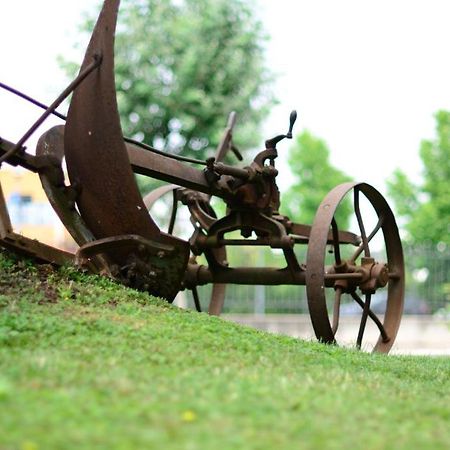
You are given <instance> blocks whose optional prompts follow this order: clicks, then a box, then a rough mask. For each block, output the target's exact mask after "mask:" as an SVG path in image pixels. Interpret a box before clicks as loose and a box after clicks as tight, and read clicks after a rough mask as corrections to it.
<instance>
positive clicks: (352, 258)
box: [350, 216, 384, 263]
mask: <svg viewBox="0 0 450 450" xmlns="http://www.w3.org/2000/svg"><path fill="white" fill-rule="evenodd" d="M383 222H384V217H383V216H380V217H379V218H378V222H377V224H376V225H375V228H374V229H373V230H372V232H371V233H370V234H369V236H368V237H367V243H369V242H370V241H371V240H372V239H373V238H374V236H375V235H376V234H377V233H378V231H379V230H380V228H381V226H382V225H383ZM363 250H364V246H363V244H361V245H360V246H359V247H358V248H357V249H356V251H355V253H353V256H352V257H351V259H350V261H351V262H352V263H354V262H355V261H356V259H357V258H358V256H359V255H360V254H361V253H362V251H363Z"/></svg>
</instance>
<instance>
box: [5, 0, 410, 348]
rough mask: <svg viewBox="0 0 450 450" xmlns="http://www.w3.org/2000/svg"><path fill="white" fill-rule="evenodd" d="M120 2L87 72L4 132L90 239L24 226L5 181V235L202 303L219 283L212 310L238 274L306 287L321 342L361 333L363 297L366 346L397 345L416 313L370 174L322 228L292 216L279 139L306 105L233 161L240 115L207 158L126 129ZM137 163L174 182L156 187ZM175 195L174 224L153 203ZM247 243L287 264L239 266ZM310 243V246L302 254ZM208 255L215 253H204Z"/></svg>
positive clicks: (19, 244)
mask: <svg viewBox="0 0 450 450" xmlns="http://www.w3.org/2000/svg"><path fill="white" fill-rule="evenodd" d="M119 3H120V2H119V0H107V1H105V2H104V5H103V8H102V11H101V13H100V16H99V18H98V21H97V23H96V26H95V28H94V31H93V34H92V37H91V40H90V43H89V46H88V48H87V51H86V54H85V58H84V61H83V63H82V65H81V68H80V72H79V75H78V76H77V77H76V79H75V80H74V81H73V82H72V83H71V84H70V85H69V86H68V87H67V89H66V90H65V91H64V92H63V93H62V94H61V95H60V96H59V97H58V99H56V100H55V102H54V103H53V104H52V105H50V106H49V107H46V106H44V105H39V106H41V107H43V108H45V112H44V113H43V115H42V116H41V118H40V119H39V120H38V121H37V122H36V123H35V124H34V125H33V126H32V127H31V128H30V129H29V130H28V132H27V133H26V134H25V135H24V137H23V138H22V139H21V140H19V141H18V142H17V143H12V142H8V141H6V140H2V139H0V162H2V163H3V162H6V163H8V164H11V165H20V166H22V167H24V168H26V169H28V170H31V171H33V172H35V173H37V174H38V175H39V177H40V180H41V183H42V186H43V189H44V191H45V193H46V194H47V197H48V200H49V202H50V203H51V205H52V207H53V209H54V210H55V211H56V213H57V214H58V216H59V218H60V219H61V221H62V222H63V224H64V226H65V227H66V229H67V230H68V231H69V233H70V234H71V235H72V237H73V238H74V240H75V241H76V243H77V244H78V246H79V249H78V251H77V252H76V254H74V255H73V254H70V253H68V252H63V251H61V250H58V249H55V248H53V247H50V246H48V245H45V244H42V243H39V242H37V241H34V240H31V239H28V238H26V237H24V236H21V235H18V234H16V233H15V232H14V231H13V229H12V226H11V222H10V219H9V216H8V210H7V207H6V202H5V200H4V198H3V194H2V193H1V192H0V194H1V195H0V217H1V222H0V244H1V245H2V246H4V247H7V248H10V249H13V250H14V251H17V252H20V253H23V254H25V255H28V256H32V257H34V258H35V259H36V260H38V261H42V262H51V263H54V264H64V263H66V262H74V263H76V264H78V265H80V266H83V267H85V268H87V269H89V270H91V271H93V272H96V273H102V274H106V275H108V276H110V277H113V278H115V279H117V280H118V281H120V282H121V283H124V284H126V285H127V286H131V287H133V288H136V289H139V290H143V291H147V292H149V293H151V294H154V295H157V296H160V297H163V298H165V299H167V300H168V301H173V299H174V297H175V296H176V294H177V293H178V292H179V291H180V290H183V289H191V290H192V292H193V294H194V300H195V303H196V305H197V307H198V309H200V306H199V299H198V294H197V286H200V285H204V284H208V283H211V284H213V291H212V297H211V301H210V304H209V312H210V313H211V314H220V312H221V310H222V306H223V303H224V299H225V291H226V285H227V284H230V283H235V284H266V285H281V284H292V285H305V286H306V292H307V298H308V307H309V311H310V315H311V320H312V324H313V327H314V330H315V333H316V336H317V338H318V339H320V340H321V341H323V342H326V343H334V342H336V341H337V340H339V337H340V336H343V338H342V340H343V342H344V343H349V340H350V338H348V337H347V336H346V335H345V333H344V334H340V333H342V327H339V324H340V322H341V320H340V316H341V312H342V305H343V304H344V302H345V301H346V300H345V299H351V301H352V302H353V303H354V304H356V305H358V308H359V309H360V317H359V319H358V320H359V330H358V332H357V334H356V336H353V344H356V346H357V347H362V346H363V347H364V348H370V349H373V350H374V351H378V352H388V351H389V349H390V348H391V346H392V344H393V342H394V340H395V337H396V334H397V331H398V328H399V324H400V319H401V315H402V310H403V297H404V267H403V253H402V246H401V242H400V238H399V233H398V229H397V225H396V222H395V218H394V216H393V214H392V211H391V209H390V208H389V206H388V204H387V203H386V201H385V199H384V198H383V197H382V195H381V194H380V193H379V192H378V191H377V190H376V189H374V188H373V187H372V186H370V185H368V184H366V183H345V184H342V185H339V186H337V187H336V188H335V189H333V190H332V191H331V192H330V193H329V194H328V195H327V196H326V198H325V199H324V200H323V202H322V204H321V205H320V206H319V208H318V211H317V214H316V218H315V220H314V223H313V224H312V226H310V225H304V224H297V223H293V222H292V221H291V220H290V219H289V218H288V217H286V216H283V215H281V214H280V213H279V212H278V211H279V206H280V198H279V191H278V188H277V185H276V182H275V180H276V176H277V175H278V171H277V169H276V168H275V159H276V158H277V149H276V146H277V144H278V142H280V141H281V140H282V139H284V138H291V137H292V128H293V125H294V122H295V120H296V113H295V112H292V113H291V116H290V126H289V131H288V133H287V134H282V135H278V136H275V137H274V138H272V139H269V140H267V141H266V142H265V149H264V150H262V151H261V152H260V153H259V154H258V155H257V156H256V157H255V158H254V160H253V161H252V162H251V163H250V164H249V165H248V166H245V167H238V166H234V165H233V166H232V165H227V164H224V163H223V162H222V161H223V158H224V155H225V154H226V152H227V151H229V150H230V149H231V150H234V151H235V152H237V151H236V150H235V148H234V146H233V144H232V131H233V127H234V123H235V116H234V114H231V115H230V119H229V122H228V126H227V128H226V129H225V132H224V135H223V139H222V142H221V143H220V145H219V147H218V149H217V152H216V157H215V158H210V159H208V160H207V161H193V162H195V163H197V164H201V165H202V168H201V169H197V168H195V167H193V166H192V165H191V164H190V162H192V161H186V160H187V158H180V157H174V156H173V155H170V154H166V153H164V152H161V151H156V150H155V149H153V148H151V147H149V146H147V145H144V144H141V143H139V142H135V141H133V140H130V139H126V138H124V137H123V134H122V129H121V126H120V119H119V113H118V108H117V102H116V91H115V80H114V35H115V27H116V20H117V13H118V8H119ZM10 90H12V89H10ZM69 94H72V99H71V103H70V107H69V111H68V115H67V118H66V123H65V125H64V126H62V125H61V126H56V127H53V128H51V129H50V130H48V131H47V132H45V133H44V134H43V135H42V136H41V137H40V139H39V141H38V144H37V148H36V154H35V155H33V154H30V153H28V152H26V151H25V148H24V143H25V142H26V140H27V139H28V137H29V136H30V135H31V134H32V133H33V132H34V131H35V130H36V129H37V127H38V126H39V125H41V124H42V122H43V121H44V120H45V119H46V118H47V117H48V116H49V115H50V114H58V113H57V112H56V108H57V106H58V105H59V104H60V103H61V102H62V101H63V100H64V98H66V97H67V96H68V95H69ZM35 103H37V102H35ZM237 156H240V155H239V154H238V153H237ZM180 159H181V161H180ZM183 159H184V161H183ZM64 161H65V164H66V166H67V173H68V179H66V176H65V173H64V171H63V163H64ZM135 174H141V175H146V176H149V177H152V178H156V179H159V180H162V181H164V182H166V183H167V184H166V185H164V186H163V187H161V188H159V189H157V190H155V191H153V192H150V193H149V194H148V195H146V196H144V198H143V197H142V196H141V194H140V192H139V190H138V187H137V184H136V181H135V176H134V175H135ZM168 194H170V195H172V199H173V208H172V213H171V215H170V220H169V228H168V230H167V232H163V231H161V230H160V228H159V227H158V226H157V225H156V223H155V222H154V220H153V219H152V217H151V215H150V213H149V210H150V208H151V206H152V205H153V204H154V203H155V202H156V201H157V200H158V199H159V198H160V197H161V196H163V195H168ZM212 196H215V197H218V198H220V199H222V200H223V201H224V202H225V204H226V207H227V212H226V214H225V215H224V216H223V217H217V215H216V213H215V211H214V209H213V208H212V206H211V203H210V199H211V197H212ZM178 204H183V205H185V206H187V208H188V210H189V212H190V217H191V222H192V225H193V232H192V236H191V238H190V239H189V241H186V240H183V239H181V238H179V237H176V236H174V224H175V221H176V220H177V216H176V214H177V206H178ZM349 204H352V205H353V210H352V211H353V213H352V217H353V223H354V224H355V227H356V230H357V231H356V232H350V231H346V230H342V229H341V228H340V227H339V225H338V221H337V219H336V217H338V215H339V214H338V211H339V209H340V208H341V207H343V205H349ZM369 216H370V220H369V219H368V217H369ZM236 236H238V237H236ZM244 245H245V246H249V245H253V246H268V247H271V248H273V249H279V251H280V252H282V254H283V255H284V259H285V262H286V265H285V267H283V268H271V267H230V265H229V263H228V260H227V248H229V247H230V246H238V247H239V246H244ZM298 248H306V249H307V252H306V261H305V262H303V263H302V262H300V261H299V257H298V254H299V252H298V251H297V249H298ZM200 255H202V256H203V257H204V260H205V261H206V263H205V264H199V263H198V262H197V260H198V257H199V256H200ZM380 296H381V297H382V298H383V299H384V303H383V305H384V306H383V311H382V312H381V313H380V312H378V311H377V312H375V309H374V308H373V307H372V305H373V301H374V300H373V299H374V298H375V297H376V298H379V297H380ZM369 323H370V327H372V328H373V329H374V330H375V333H372V334H373V335H374V339H373V342H372V344H369V343H368V342H366V341H364V345H363V338H364V336H365V334H366V338H367V333H365V332H366V328H367V325H368V324H369Z"/></svg>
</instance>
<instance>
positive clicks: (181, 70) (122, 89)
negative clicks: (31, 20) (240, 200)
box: [83, 0, 273, 158]
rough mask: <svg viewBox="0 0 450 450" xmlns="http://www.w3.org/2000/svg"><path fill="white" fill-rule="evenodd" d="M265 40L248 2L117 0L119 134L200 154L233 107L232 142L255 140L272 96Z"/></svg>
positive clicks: (247, 143) (212, 142)
mask: <svg viewBox="0 0 450 450" xmlns="http://www.w3.org/2000/svg"><path fill="white" fill-rule="evenodd" d="M92 25H93V20H92V19H89V20H87V21H86V23H85V24H84V25H83V29H84V30H86V31H91V30H92ZM264 40H265V35H264V32H263V28H262V25H261V23H260V21H259V20H258V19H257V18H256V15H255V11H254V9H253V6H252V3H251V0H123V1H122V2H121V7H120V13H119V24H118V29H117V34H116V47H115V48H116V57H115V71H116V87H117V93H118V103H119V110H120V114H121V120H122V127H123V129H124V133H125V134H126V135H129V136H132V137H134V138H135V139H138V140H140V141H144V142H146V143H148V144H150V145H153V146H155V147H157V148H160V149H164V150H166V151H169V152H174V153H179V152H183V154H185V155H186V154H188V155H189V154H190V155H191V156H194V157H197V158H204V157H205V155H206V154H207V153H208V150H209V151H211V150H212V149H213V148H215V147H216V145H217V144H218V142H219V140H220V137H221V134H222V131H223V129H224V127H225V125H226V122H227V117H228V114H229V113H230V112H231V111H236V112H237V114H238V127H237V130H236V135H235V141H236V142H237V144H238V146H239V147H240V148H242V149H244V150H245V149H246V148H249V147H252V146H254V145H255V144H256V143H257V142H258V141H259V134H258V130H259V124H260V123H261V120H262V119H263V118H264V117H265V115H266V114H267V112H268V106H269V104H270V103H271V102H272V101H273V97H272V94H271V91H270V84H271V80H272V76H271V75H270V73H269V71H268V69H267V67H265V61H264V50H263V43H264Z"/></svg>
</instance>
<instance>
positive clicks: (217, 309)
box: [143, 184, 227, 316]
mask: <svg viewBox="0 0 450 450" xmlns="http://www.w3.org/2000/svg"><path fill="white" fill-rule="evenodd" d="M178 189H180V186H177V185H174V184H170V185H164V186H161V187H159V188H156V189H155V190H153V191H151V192H149V193H148V194H147V195H145V196H144V199H143V200H144V204H145V206H146V208H147V210H150V209H151V208H152V206H153V205H154V204H155V203H156V202H157V201H158V200H159V199H160V198H161V197H163V196H164V195H167V194H169V192H171V193H172V206H171V212H170V220H169V224H168V229H167V233H168V234H171V235H172V234H173V233H174V228H175V222H176V219H177V212H178V198H177V190H178ZM204 207H205V208H207V211H206V212H207V213H208V214H209V215H212V216H215V212H214V210H213V209H212V207H211V205H210V204H209V203H206V204H205V205H204ZM214 251H215V252H216V254H217V257H218V259H219V260H221V261H224V260H226V259H227V252H226V249H225V247H219V248H216V249H214ZM225 292H226V284H222V283H213V286H212V291H211V298H210V301H209V306H208V313H209V314H211V315H214V316H220V314H221V313H222V309H223V304H224V302H225ZM192 297H193V299H194V305H195V309H196V310H197V311H198V312H201V311H202V307H201V303H200V296H199V295H198V290H197V288H196V287H195V286H194V288H193V289H192Z"/></svg>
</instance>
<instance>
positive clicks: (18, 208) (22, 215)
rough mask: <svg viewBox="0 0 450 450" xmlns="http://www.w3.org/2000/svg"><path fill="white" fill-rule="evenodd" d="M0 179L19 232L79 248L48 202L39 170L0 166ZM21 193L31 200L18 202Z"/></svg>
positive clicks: (67, 246)
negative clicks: (32, 170)
mask: <svg viewBox="0 0 450 450" xmlns="http://www.w3.org/2000/svg"><path fill="white" fill-rule="evenodd" d="M0 183H1V186H2V190H3V195H4V197H5V200H6V203H7V205H8V211H9V215H10V219H11V222H12V225H13V229H14V231H15V232H16V233H20V234H23V235H24V236H26V237H29V238H32V239H37V240H39V241H41V242H44V243H46V244H49V245H52V246H55V247H58V248H63V249H70V250H73V249H74V248H76V244H75V243H74V241H73V239H72V238H71V236H70V235H69V233H68V232H67V231H66V229H65V228H64V226H63V225H62V223H61V222H60V220H59V219H58V217H57V215H56V213H55V212H54V211H53V209H52V207H51V205H50V203H49V202H48V200H47V196H46V195H45V192H44V190H43V189H42V186H41V182H40V180H39V176H38V175H37V174H35V173H33V172H30V171H28V170H24V169H20V168H19V169H13V168H9V167H7V166H6V167H5V166H4V167H2V169H1V170H0ZM18 196H20V198H21V199H22V200H24V199H25V200H30V202H29V203H28V202H26V203H20V204H18V203H17V198H18ZM14 197H15V198H16V201H14ZM25 197H29V199H28V198H25Z"/></svg>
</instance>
